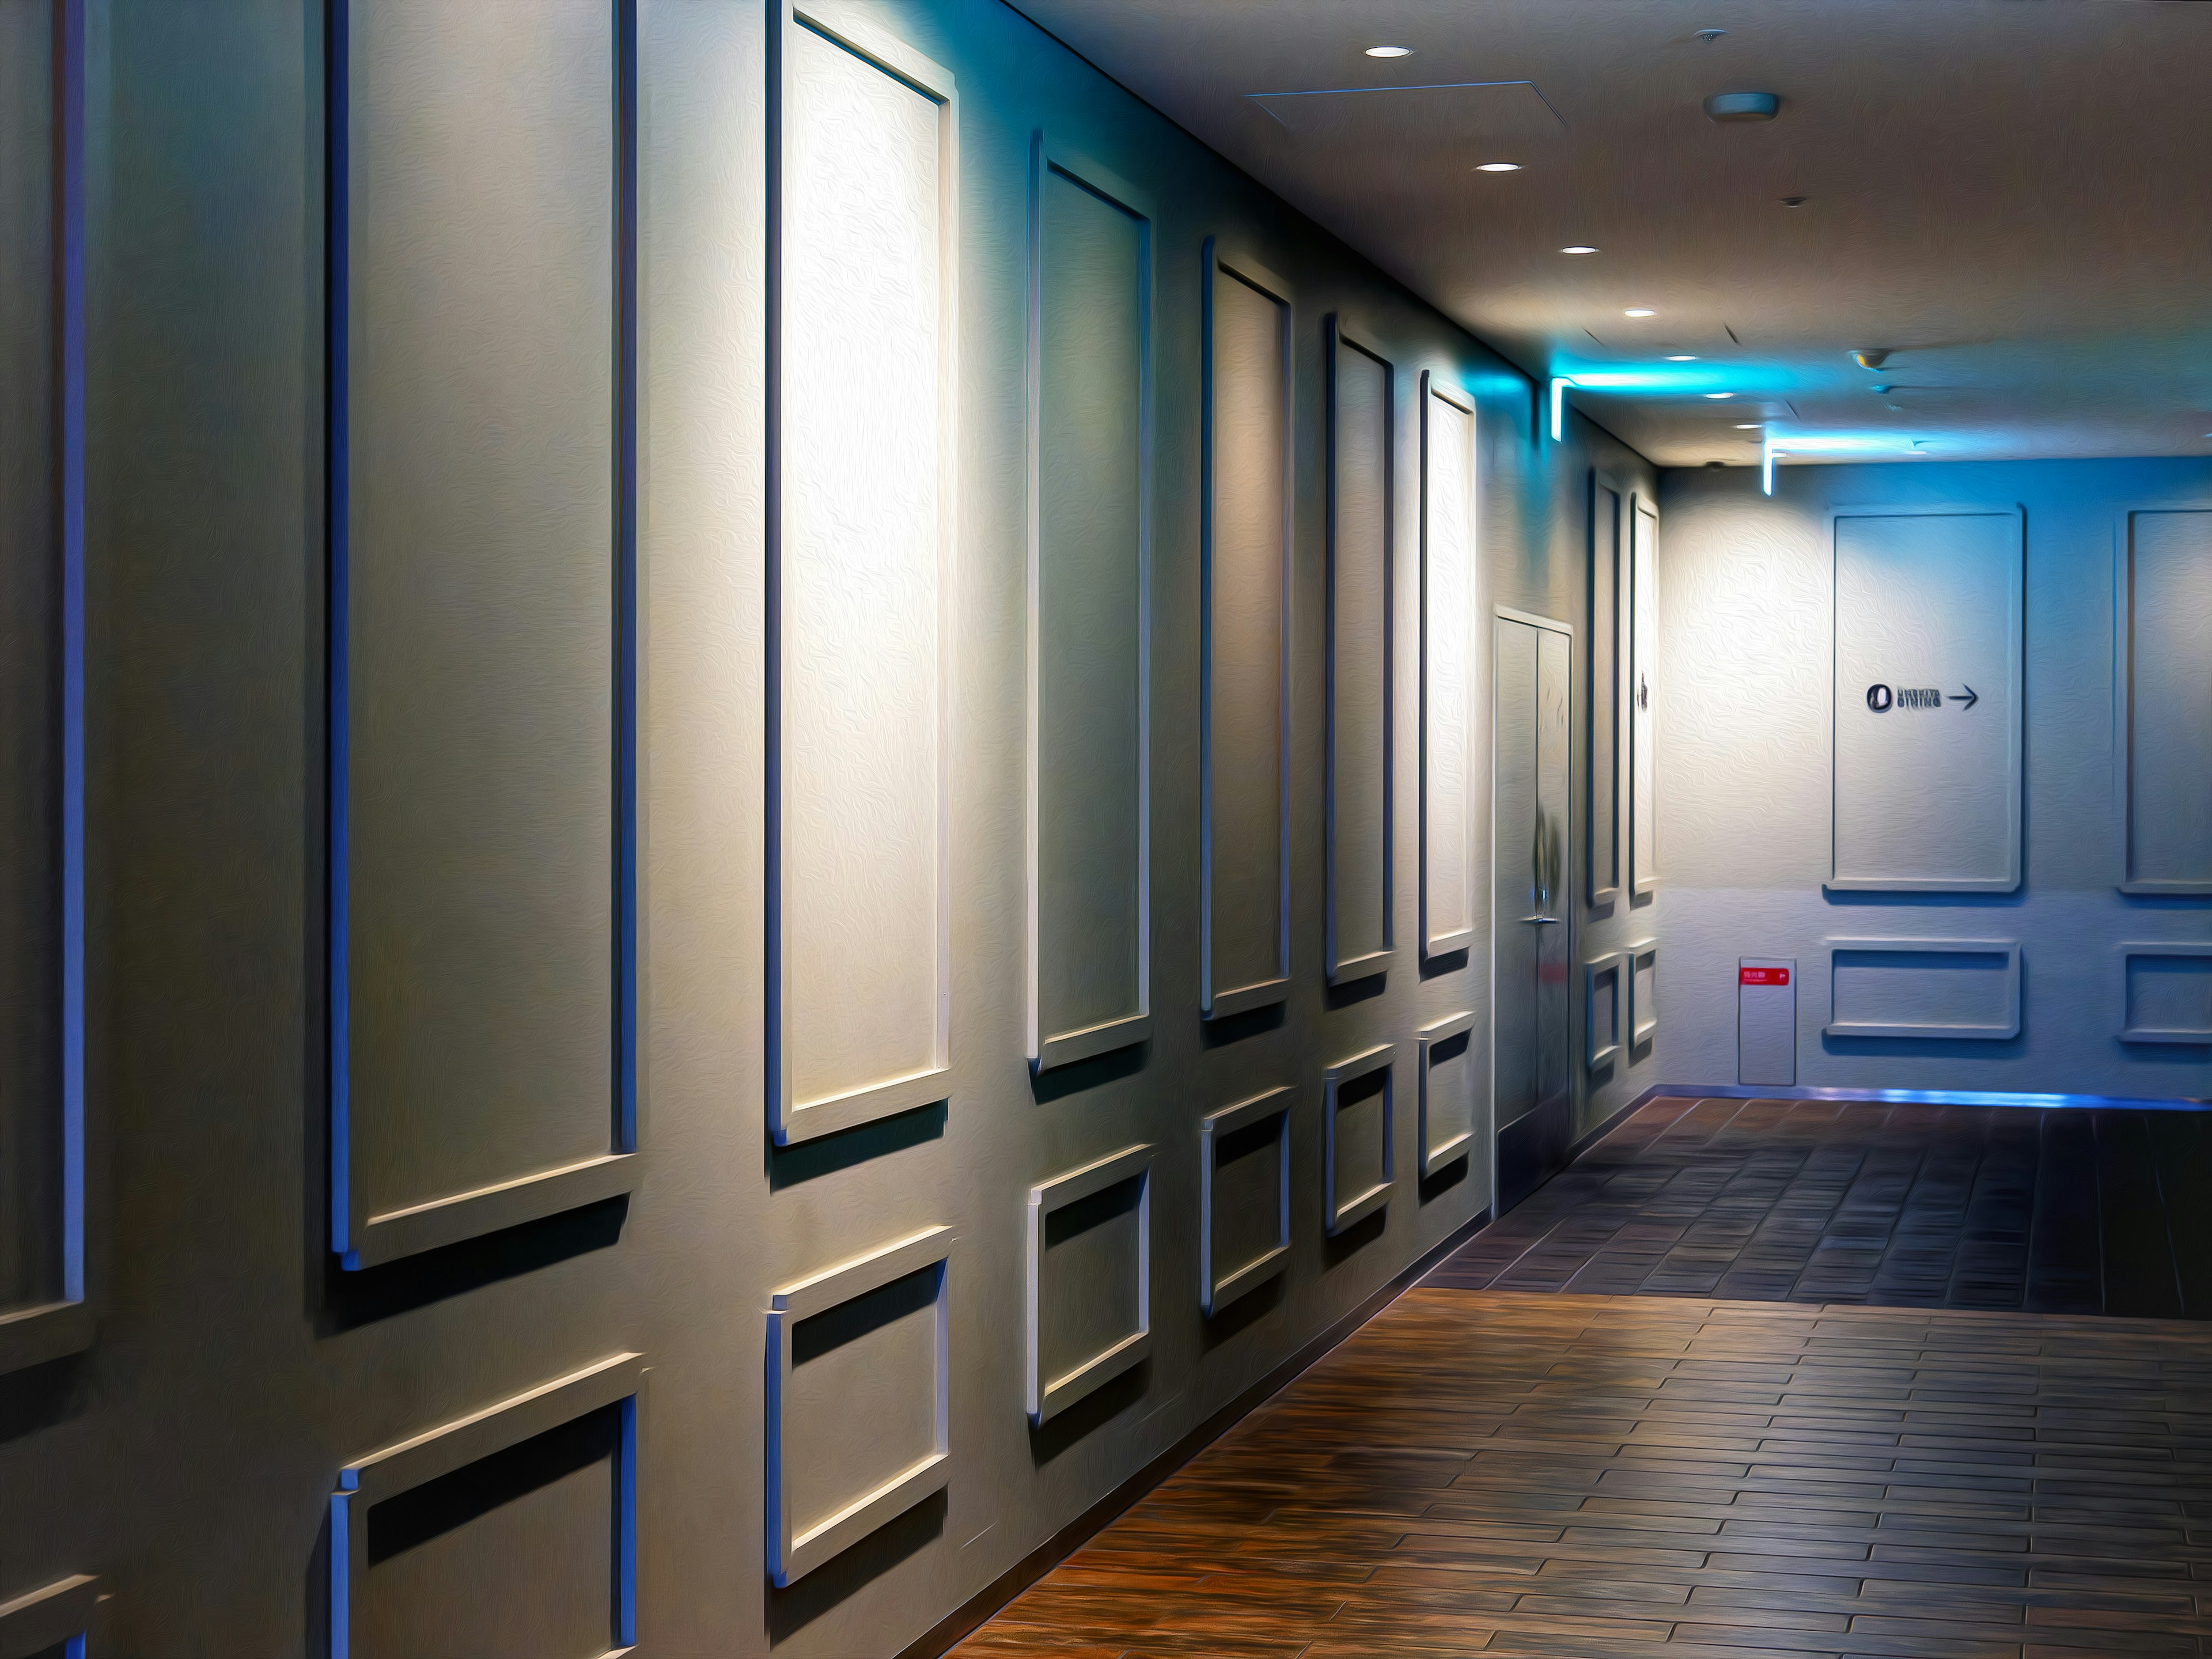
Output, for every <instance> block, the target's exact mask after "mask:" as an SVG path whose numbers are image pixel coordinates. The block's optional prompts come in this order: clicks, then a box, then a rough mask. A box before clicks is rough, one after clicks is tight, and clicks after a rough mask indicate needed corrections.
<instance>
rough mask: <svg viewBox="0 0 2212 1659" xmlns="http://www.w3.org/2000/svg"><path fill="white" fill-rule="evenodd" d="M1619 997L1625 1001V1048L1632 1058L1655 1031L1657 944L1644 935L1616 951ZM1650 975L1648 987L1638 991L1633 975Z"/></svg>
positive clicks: (1657, 996)
mask: <svg viewBox="0 0 2212 1659" xmlns="http://www.w3.org/2000/svg"><path fill="white" fill-rule="evenodd" d="M1620 964H1621V998H1622V1000H1623V1001H1624V1002H1626V1004H1627V1009H1628V1012H1627V1024H1626V1030H1627V1033H1628V1052H1629V1054H1630V1055H1631V1057H1633V1056H1634V1055H1635V1054H1636V1052H1637V1050H1638V1049H1639V1048H1647V1047H1649V1046H1650V1042H1651V1039H1652V1038H1654V1037H1656V1036H1658V1035H1659V944H1658V941H1657V940H1656V939H1646V940H1644V942H1643V943H1642V944H1641V945H1630V946H1628V948H1627V949H1626V950H1624V951H1622V952H1621V953H1620ZM1646 973H1648V974H1649V975H1650V976H1651V988H1650V990H1648V991H1638V989H1637V988H1636V979H1637V975H1639V974H1646Z"/></svg>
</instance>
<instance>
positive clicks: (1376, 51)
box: [1367, 46, 1413, 58]
mask: <svg viewBox="0 0 2212 1659" xmlns="http://www.w3.org/2000/svg"><path fill="white" fill-rule="evenodd" d="M1367 55H1368V56H1369V57H1370V58H1410V57H1412V56H1413V48H1412V47H1411V46H1370V47H1368V48H1367Z"/></svg>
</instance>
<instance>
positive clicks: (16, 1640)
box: [0, 1572, 100, 1659]
mask: <svg viewBox="0 0 2212 1659" xmlns="http://www.w3.org/2000/svg"><path fill="white" fill-rule="evenodd" d="M99 1599H100V1580H99V1579H97V1578H95V1577H92V1576H91V1575H90V1574H88V1573H82V1572H81V1573H78V1574H76V1576H75V1577H70V1578H64V1579H60V1580H58V1581H57V1582H56V1583H51V1584H48V1585H47V1586H46V1588H44V1589H34V1590H33V1591H31V1592H30V1593H29V1594H28V1595H19V1596H17V1597H16V1598H15V1600H14V1601H0V1659H40V1656H42V1655H46V1654H52V1653H54V1652H56V1651H57V1650H58V1651H59V1652H60V1654H61V1655H62V1659H85V1651H84V1647H85V1632H86V1630H87V1628H88V1626H90V1625H91V1623H92V1607H93V1603H94V1601H98V1600H99Z"/></svg>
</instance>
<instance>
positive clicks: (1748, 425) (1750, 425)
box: [1735, 421, 1759, 432]
mask: <svg viewBox="0 0 2212 1659" xmlns="http://www.w3.org/2000/svg"><path fill="white" fill-rule="evenodd" d="M1735 429H1736V430H1737V431H1739V432H1756V431H1758V430H1759V422H1757V421H1738V422H1736V423H1735Z"/></svg>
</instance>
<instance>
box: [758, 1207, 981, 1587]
mask: <svg viewBox="0 0 2212 1659" xmlns="http://www.w3.org/2000/svg"><path fill="white" fill-rule="evenodd" d="M951 1251H952V1230H951V1228H950V1227H931V1228H928V1229H927V1230H926V1231H922V1232H919V1233H916V1234H915V1235H914V1236H913V1237H909V1238H903V1239H900V1240H898V1241H897V1242H896V1243H891V1244H887V1245H885V1246H884V1248H883V1249H879V1250H875V1251H872V1252H871V1253H870V1254H868V1255H864V1256H860V1257H858V1258H856V1259H855V1260H854V1261H848V1262H845V1263H843V1264H842V1265H841V1266H838V1267H832V1268H830V1269H829V1270H828V1271H827V1272H824V1273H816V1274H814V1275H813V1276H811V1278H807V1279H800V1280H799V1281H797V1282H796V1283H794V1284H790V1285H785V1286H784V1287H783V1288H782V1289H781V1290H779V1291H776V1292H775V1294H774V1295H773V1296H772V1297H770V1298H769V1315H768V1356H769V1359H768V1413H767V1418H768V1463H767V1480H766V1492H767V1498H768V1517H767V1530H766V1533H765V1534H764V1535H765V1537H766V1540H767V1544H768V1571H769V1577H771V1578H773V1579H774V1580H775V1582H776V1583H778V1584H783V1585H787V1584H789V1583H792V1582H793V1580H795V1579H797V1578H799V1577H802V1576H803V1575H805V1574H806V1573H809V1572H811V1571H813V1570H814V1569H815V1568H816V1567H818V1566H820V1565H822V1564H823V1562H824V1561H827V1560H828V1559H829V1558H830V1557H831V1556H833V1555H836V1554H837V1553H839V1552H840V1551H842V1550H844V1549H846V1548H848V1547H850V1546H851V1545H852V1544H854V1542H856V1541H858V1540H860V1538H862V1537H864V1536H866V1534H869V1533H871V1532H873V1531H874V1530H875V1529H876V1528H878V1527H880V1526H882V1525H883V1524H884V1522H887V1521H889V1520H890V1519H891V1518H892V1517H894V1516H898V1515H902V1514H904V1513H905V1512H906V1511H907V1510H909V1509H912V1508H913V1507H914V1506H915V1504H919V1503H920V1502H921V1500H922V1499H923V1498H927V1497H928V1496H929V1495H930V1494H931V1493H933V1492H939V1491H942V1490H943V1489H944V1487H945V1484H946V1482H947V1481H948V1480H950V1479H951V1473H952V1443H951V1380H950V1379H951V1370H950V1366H951V1322H950V1321H951V1294H950V1279H951V1273H950V1272H949V1263H950V1257H951ZM923 1275H927V1279H926V1280H925V1279H923V1278H922V1276H923ZM902 1279H915V1280H916V1281H917V1285H918V1286H919V1288H921V1289H922V1290H926V1291H927V1292H928V1295H927V1299H926V1300H924V1301H920V1302H919V1303H918V1304H917V1305H914V1306H906V1305H903V1304H898V1303H896V1302H894V1304H893V1305H892V1306H891V1308H890V1309H889V1310H882V1311H883V1312H884V1313H887V1314H888V1317H880V1318H878V1321H877V1325H878V1327H884V1326H888V1325H890V1324H891V1323H893V1322H897V1321H900V1320H903V1321H904V1322H907V1323H908V1324H909V1325H912V1326H914V1327H915V1331H914V1333H913V1334H915V1335H917V1336H919V1337H920V1338H921V1340H923V1342H924V1343H925V1344H926V1346H927V1350H928V1352H927V1358H924V1360H923V1362H922V1370H921V1376H918V1377H917V1376H914V1375H912V1374H911V1373H910V1371H909V1372H902V1371H901V1370H899V1369H898V1367H896V1365H895V1364H886V1363H885V1359H886V1358H908V1359H910V1358H913V1356H910V1355H903V1356H890V1357H886V1356H884V1355H880V1354H871V1353H869V1352H865V1351H864V1350H863V1349H862V1348H861V1346H860V1344H861V1342H862V1341H863V1340H864V1339H865V1337H866V1335H868V1334H870V1331H869V1330H868V1329H867V1328H844V1329H835V1330H831V1331H829V1332H828V1333H827V1334H826V1335H825V1337H824V1338H823V1342H822V1344H821V1346H820V1351H819V1352H814V1353H810V1354H809V1355H808V1356H807V1363H808V1364H813V1365H821V1366H823V1368H824V1369H825V1370H826V1371H827V1372H828V1373H829V1375H827V1376H825V1377H824V1378H823V1381H822V1382H821V1383H819V1384H818V1385H817V1388H816V1389H814V1390H813V1391H812V1392H811V1394H809V1395H807V1397H806V1398H805V1399H804V1400H803V1399H802V1398H801V1395H802V1390H801V1389H799V1388H798V1387H797V1386H796V1379H795V1377H794V1372H795V1371H796V1370H798V1369H799V1336H798V1333H799V1328H800V1327H801V1326H802V1325H804V1324H805V1323H806V1322H809V1321H811V1320H816V1319H819V1318H822V1317H823V1316H829V1315H834V1314H836V1312H837V1311H838V1310H848V1311H856V1312H857V1311H862V1310H860V1306H859V1304H862V1303H863V1302H864V1301H866V1300H867V1299H869V1298H871V1297H873V1296H874V1295H875V1293H877V1292H879V1291H884V1290H886V1288H887V1287H890V1286H892V1285H895V1284H896V1282H897V1281H899V1280H902ZM914 1300H915V1299H914V1298H908V1301H909V1302H911V1301H914ZM865 1323H866V1322H864V1321H861V1320H855V1321H854V1325H855V1326H856V1327H865ZM917 1383H918V1384H919V1385H920V1386H919V1387H918V1388H917V1387H916V1386H915V1385H916V1384H917ZM809 1403H811V1404H812V1405H813V1407H814V1411H813V1412H812V1413H808V1412H807V1411H806V1410H805V1406H806V1405H807V1404H809ZM901 1433H904V1434H905V1435H906V1436H907V1437H908V1439H909V1440H911V1441H918V1442H920V1444H907V1445H897V1444H894V1445H893V1446H892V1447H891V1448H890V1452H889V1457H888V1462H889V1465H890V1467H888V1468H884V1467H881V1465H882V1464H883V1462H884V1461H885V1460H884V1454H883V1453H882V1452H881V1451H880V1450H879V1449H878V1444H879V1443H880V1442H881V1441H882V1440H883V1439H884V1438H891V1439H893V1440H896V1437H898V1436H899V1435H900V1434H901ZM850 1462H864V1463H865V1464H866V1467H865V1468H861V1469H860V1470H858V1471H855V1472H854V1473H857V1474H859V1479H858V1480H857V1481H853V1482H850V1484H846V1483H842V1482H840V1481H839V1480H838V1479H837V1477H838V1476H842V1475H847V1474H848V1471H847V1470H845V1469H843V1468H835V1471H834V1473H833V1474H831V1476H830V1479H829V1482H828V1483H827V1484H829V1485H830V1486H831V1490H830V1491H829V1493H828V1494H827V1495H826V1496H823V1493H822V1486H823V1485H824V1484H825V1483H824V1482H823V1480H820V1479H817V1478H815V1472H814V1470H813V1468H811V1467H810V1466H811V1465H813V1464H821V1465H825V1466H838V1465H843V1464H846V1463H850ZM855 1486H857V1490H854V1487H855Z"/></svg>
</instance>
